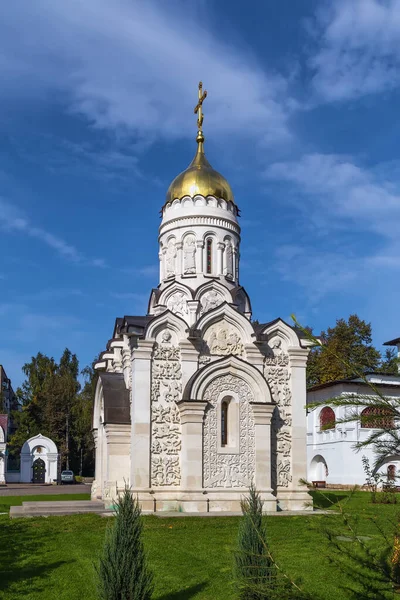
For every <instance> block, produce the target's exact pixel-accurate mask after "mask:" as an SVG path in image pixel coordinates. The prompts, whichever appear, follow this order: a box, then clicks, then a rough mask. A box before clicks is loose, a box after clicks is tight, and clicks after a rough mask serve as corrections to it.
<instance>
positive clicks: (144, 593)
mask: <svg viewBox="0 0 400 600" xmlns="http://www.w3.org/2000/svg"><path fill="white" fill-rule="evenodd" d="M142 537H143V519H142V516H141V510H140V507H139V504H138V501H137V500H136V498H133V497H132V494H131V492H130V490H129V488H127V487H126V488H125V490H124V493H123V495H122V497H121V498H120V499H119V500H118V502H117V506H116V517H115V519H114V521H113V523H111V524H110V525H109V527H108V528H107V531H106V538H105V543H104V548H103V554H102V557H101V558H100V563H99V565H98V567H97V569H96V570H97V575H98V579H99V597H100V599H101V600H150V598H151V596H152V593H153V575H152V572H151V571H150V569H149V567H148V564H147V556H146V553H145V549H144V546H143V540H142Z"/></svg>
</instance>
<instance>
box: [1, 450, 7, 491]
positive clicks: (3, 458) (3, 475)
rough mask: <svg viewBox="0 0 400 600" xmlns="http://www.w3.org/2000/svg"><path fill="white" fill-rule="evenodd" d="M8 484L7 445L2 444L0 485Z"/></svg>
mask: <svg viewBox="0 0 400 600" xmlns="http://www.w3.org/2000/svg"><path fill="white" fill-rule="evenodd" d="M5 482H6V450H5V444H4V445H2V444H0V484H4V483H5Z"/></svg>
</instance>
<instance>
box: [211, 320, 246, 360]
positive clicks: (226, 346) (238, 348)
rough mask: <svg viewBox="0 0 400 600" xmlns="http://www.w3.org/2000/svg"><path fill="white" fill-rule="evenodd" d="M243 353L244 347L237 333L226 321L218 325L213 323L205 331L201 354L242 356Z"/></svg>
mask: <svg viewBox="0 0 400 600" xmlns="http://www.w3.org/2000/svg"><path fill="white" fill-rule="evenodd" d="M243 353H244V346H243V344H242V342H241V340H240V337H239V335H238V332H237V331H236V330H235V329H234V328H233V327H232V326H231V325H229V324H228V323H227V322H226V321H224V320H222V321H220V322H219V323H214V325H211V327H210V328H209V329H207V331H206V333H205V335H204V343H203V348H202V354H206V355H207V354H211V355H213V354H214V355H217V356H227V355H229V354H233V355H235V356H242V355H243Z"/></svg>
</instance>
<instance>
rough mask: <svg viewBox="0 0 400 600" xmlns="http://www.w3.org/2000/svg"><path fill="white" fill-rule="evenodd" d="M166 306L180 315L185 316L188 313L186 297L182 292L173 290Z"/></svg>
mask: <svg viewBox="0 0 400 600" xmlns="http://www.w3.org/2000/svg"><path fill="white" fill-rule="evenodd" d="M167 308H168V309H169V310H170V311H171V312H173V313H175V314H176V315H180V316H181V317H186V316H187V314H188V308H187V298H186V295H185V294H184V293H183V292H175V293H174V294H172V295H171V296H170V297H169V298H168V300H167Z"/></svg>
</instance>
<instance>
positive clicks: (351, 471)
mask: <svg viewBox="0 0 400 600" xmlns="http://www.w3.org/2000/svg"><path fill="white" fill-rule="evenodd" d="M394 383H396V382H394ZM397 383H399V382H397ZM356 390H357V391H356ZM386 391H387V392H389V393H390V396H392V397H394V398H396V397H397V398H399V397H400V389H396V388H394V387H392V388H388V389H387V390H386ZM370 392H371V390H370V388H368V386H366V385H365V384H360V386H358V387H355V386H354V385H347V386H346V384H341V385H335V386H332V387H329V388H324V389H321V390H316V391H314V392H312V393H308V403H310V402H313V403H314V402H321V405H320V406H318V407H316V408H314V409H313V410H311V411H310V412H309V413H308V415H307V479H308V480H309V481H315V480H318V479H319V478H317V475H320V474H321V469H319V470H318V469H316V468H315V464H313V459H315V457H317V456H321V457H323V459H324V460H325V463H326V466H327V469H328V475H327V476H324V477H322V480H323V481H326V482H327V483H329V484H341V485H363V484H365V480H366V476H365V473H364V469H363V465H362V457H363V456H366V457H367V458H368V459H369V462H370V466H371V469H372V468H373V465H374V462H375V456H374V452H373V450H372V448H371V447H368V446H366V447H365V448H363V449H362V450H360V451H357V450H356V449H355V448H354V445H355V444H356V443H357V442H359V441H363V440H366V439H367V438H368V437H369V436H370V434H371V433H372V432H373V431H374V430H373V429H366V428H362V427H361V425H360V423H359V422H357V421H352V422H348V423H339V424H337V425H336V427H335V428H334V429H328V430H325V431H321V430H320V412H321V410H322V409H323V408H324V407H325V406H330V404H329V399H330V398H333V397H335V396H338V395H343V394H349V393H359V394H367V393H370ZM331 408H332V410H333V411H334V412H335V416H336V420H340V419H343V418H345V415H346V412H345V411H346V408H345V407H332V406H331ZM360 410H362V408H360ZM387 464H394V465H396V471H397V474H398V475H400V462H399V461H398V460H395V459H393V460H390V461H388V463H387ZM386 468H387V465H386V466H384V467H383V468H382V469H380V471H382V472H384V473H386Z"/></svg>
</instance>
